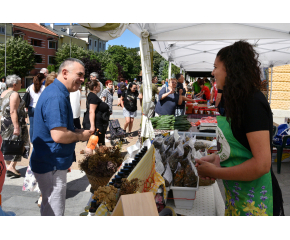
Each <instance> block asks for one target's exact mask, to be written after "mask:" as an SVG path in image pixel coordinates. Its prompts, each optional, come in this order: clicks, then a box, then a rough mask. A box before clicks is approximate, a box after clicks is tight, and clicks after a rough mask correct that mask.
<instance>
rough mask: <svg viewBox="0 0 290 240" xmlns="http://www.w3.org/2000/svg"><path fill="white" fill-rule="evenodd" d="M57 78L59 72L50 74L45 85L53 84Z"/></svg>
mask: <svg viewBox="0 0 290 240" xmlns="http://www.w3.org/2000/svg"><path fill="white" fill-rule="evenodd" d="M55 78H57V74H56V73H55V72H51V73H50V74H48V75H47V77H46V80H45V87H47V86H48V85H50V84H52V83H53V81H54V79H55Z"/></svg>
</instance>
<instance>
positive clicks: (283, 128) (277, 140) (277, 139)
mask: <svg viewBox="0 0 290 240" xmlns="http://www.w3.org/2000/svg"><path fill="white" fill-rule="evenodd" d="M285 135H290V128H289V126H288V124H287V123H284V124H280V125H279V126H278V130H277V134H276V135H275V136H274V138H273V143H274V144H276V145H282V143H283V136H285ZM286 145H290V138H288V139H287V142H286Z"/></svg>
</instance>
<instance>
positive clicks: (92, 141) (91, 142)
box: [87, 129, 100, 150]
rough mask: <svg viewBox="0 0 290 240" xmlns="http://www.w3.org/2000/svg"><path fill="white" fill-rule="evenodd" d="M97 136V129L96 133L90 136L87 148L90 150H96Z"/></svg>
mask: <svg viewBox="0 0 290 240" xmlns="http://www.w3.org/2000/svg"><path fill="white" fill-rule="evenodd" d="M99 134H100V133H99V129H97V131H96V132H95V133H94V134H93V135H92V136H90V139H89V142H88V145H87V148H90V149H92V150H94V149H95V148H96V146H97V144H98V141H99Z"/></svg>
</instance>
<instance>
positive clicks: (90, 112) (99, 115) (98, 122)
mask: <svg viewBox="0 0 290 240" xmlns="http://www.w3.org/2000/svg"><path fill="white" fill-rule="evenodd" d="M87 89H89V90H90V93H89V94H88V95H87V104H86V106H87V108H86V109H87V110H86V113H85V115H84V121H83V127H84V129H87V130H89V129H90V131H91V132H93V133H94V132H98V133H99V141H98V145H99V146H105V135H106V131H107V127H108V124H109V117H110V107H109V105H108V104H107V103H105V102H103V101H102V100H101V99H100V98H99V97H98V95H97V93H98V92H99V91H100V89H101V87H100V82H98V81H97V80H91V81H90V82H88V83H87V84H86V93H87ZM104 115H105V116H104ZM105 126H106V127H105ZM86 153H87V154H92V153H93V150H92V149H90V148H88V147H87V148H86Z"/></svg>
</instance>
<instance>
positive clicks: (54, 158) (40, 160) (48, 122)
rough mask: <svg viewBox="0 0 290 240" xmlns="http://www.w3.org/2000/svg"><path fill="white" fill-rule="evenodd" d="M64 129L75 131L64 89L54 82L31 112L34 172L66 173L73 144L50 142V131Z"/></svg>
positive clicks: (61, 85) (71, 156) (57, 81)
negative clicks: (32, 113) (58, 171)
mask: <svg viewBox="0 0 290 240" xmlns="http://www.w3.org/2000/svg"><path fill="white" fill-rule="evenodd" d="M56 127H66V128H67V129H68V130H70V131H75V130H74V123H73V113H72V109H71V105H70V100H69V92H68V90H67V88H66V87H65V86H64V85H63V84H62V83H61V82H60V81H59V80H57V79H55V80H54V82H53V83H52V84H50V85H49V86H48V87H47V88H45V90H44V91H43V92H42V94H41V95H40V97H39V99H38V102H37V104H36V108H35V110H34V121H33V138H32V143H33V151H32V154H31V158H30V166H31V169H32V171H33V172H36V173H39V174H41V173H47V172H51V171H53V170H66V169H68V168H69V167H70V166H71V165H72V163H73V161H74V160H75V153H74V150H75V144H76V143H70V144H62V143H56V142H54V141H53V139H52V137H51V135H50V130H51V129H53V128H56Z"/></svg>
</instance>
